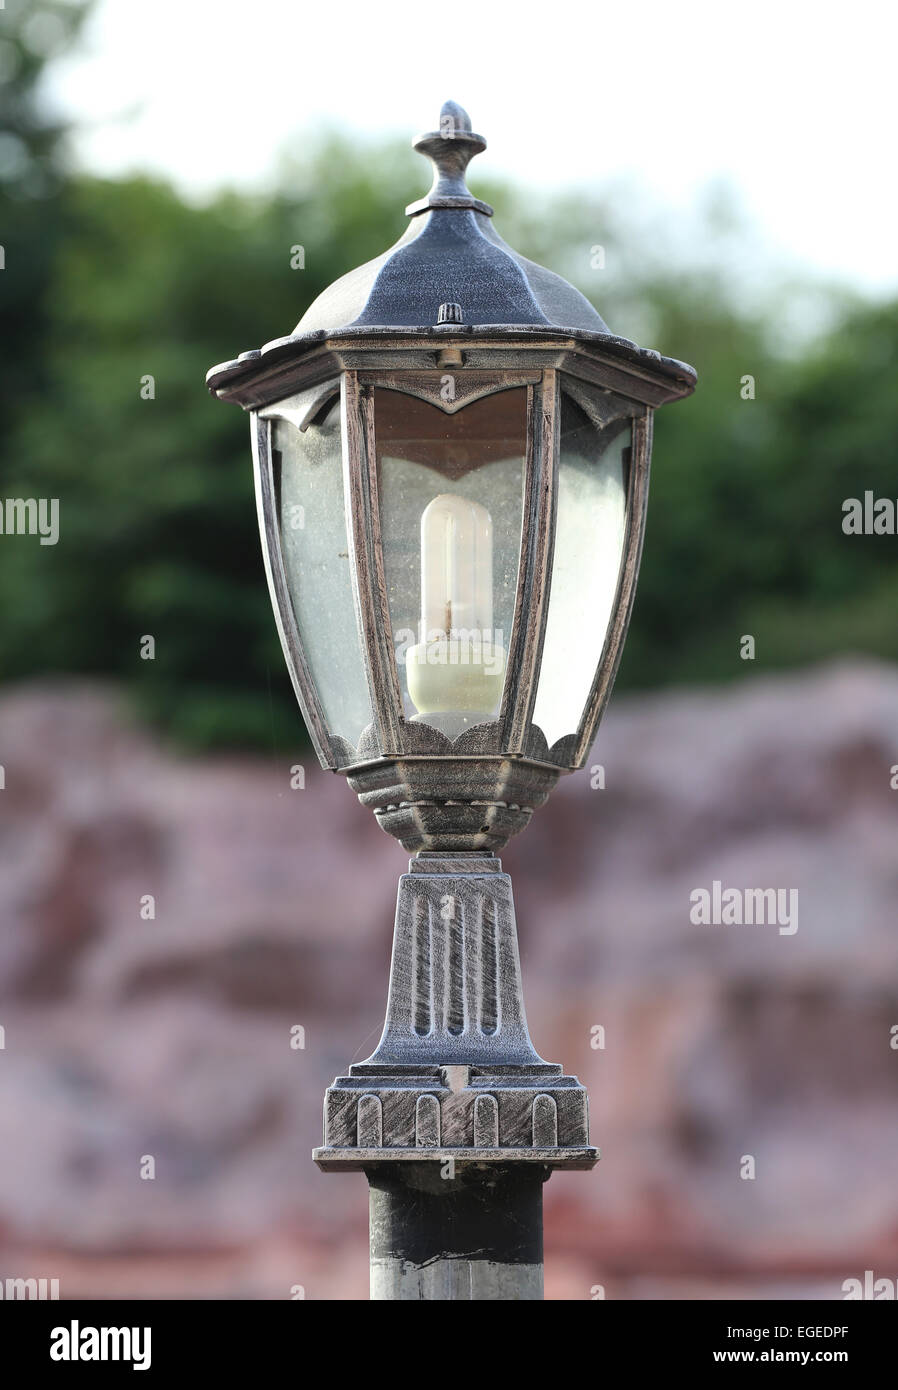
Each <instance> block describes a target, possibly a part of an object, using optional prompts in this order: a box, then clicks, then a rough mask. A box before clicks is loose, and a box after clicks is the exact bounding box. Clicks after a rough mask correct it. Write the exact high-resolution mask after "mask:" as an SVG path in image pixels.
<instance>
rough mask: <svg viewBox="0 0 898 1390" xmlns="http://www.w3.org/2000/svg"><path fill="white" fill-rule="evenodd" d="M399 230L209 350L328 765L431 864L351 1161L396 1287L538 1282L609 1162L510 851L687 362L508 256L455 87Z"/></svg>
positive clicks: (583, 715) (628, 537)
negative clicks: (274, 328)
mask: <svg viewBox="0 0 898 1390" xmlns="http://www.w3.org/2000/svg"><path fill="white" fill-rule="evenodd" d="M414 143H415V148H416V149H418V150H420V151H421V152H422V153H424V154H425V155H427V156H429V158H430V159H431V160H432V162H433V165H434V168H435V178H434V182H433V187H432V188H431V190H430V193H429V194H428V195H427V196H426V197H425V198H423V199H421V200H420V201H419V202H417V203H413V204H412V205H411V206H410V207H409V208H407V210H406V211H407V213H408V215H409V218H410V221H409V225H408V229H407V231H406V233H405V235H404V236H403V237H402V238H401V240H400V241H399V242H398V243H397V244H396V245H395V246H394V247H393V248H392V249H391V250H389V251H387V252H386V253H385V254H384V255H382V256H380V257H378V259H377V260H374V261H371V262H369V263H368V264H367V265H365V266H362V267H361V268H360V269H358V270H354V271H352V272H351V273H350V274H349V275H345V276H343V277H342V279H340V280H338V281H337V282H336V283H335V284H334V285H332V286H331V287H330V288H329V289H327V290H325V292H324V293H323V294H322V295H320V296H319V298H318V299H317V300H316V301H315V302H314V303H313V304H312V306H311V307H310V308H309V310H308V312H307V313H306V314H305V316H304V317H303V318H302V320H301V321H300V323H299V324H298V326H297V328H296V330H295V332H294V333H292V334H291V335H290V336H289V337H287V338H280V339H277V340H275V341H274V342H271V343H268V344H267V345H266V346H265V347H264V348H261V349H257V350H254V351H252V352H246V353H243V354H241V356H240V357H239V358H237V359H236V360H235V361H232V362H227V363H224V364H222V365H220V366H217V367H214V368H213V369H212V370H211V371H210V372H209V374H208V378H207V381H208V385H209V388H210V390H211V391H212V392H213V393H214V394H215V395H217V396H218V397H219V398H220V399H222V400H227V401H234V402H236V403H237V404H238V405H240V406H242V407H243V408H244V409H245V410H247V411H249V412H250V414H251V429H252V441H253V457H254V461H255V471H256V492H257V501H258V509H259V520H260V526H261V533H262V544H263V550H264V556H265V566H266V572H267V575H268V582H269V586H270V590H271V597H272V603H273V606H274V612H275V618H276V620H277V624H278V628H279V631H280V636H281V642H282V644H283V649H284V655H285V657H286V660H287V664H288V666H289V668H290V673H291V677H292V680H293V684H294V688H295V690H296V695H297V698H298V700H299V704H300V706H301V708H302V712H303V715H304V717H305V721H306V724H307V726H308V729H309V734H310V736H311V738H312V741H313V743H314V745H315V749H316V752H317V753H318V756H319V758H320V760H321V762H322V764H323V766H324V767H326V768H330V769H332V770H334V771H336V772H340V773H343V774H344V775H345V776H346V777H347V778H348V780H349V784H350V786H351V787H352V788H353V790H354V791H356V792H357V793H358V796H359V799H360V800H361V801H362V803H363V804H364V805H366V806H370V807H371V809H372V811H373V812H374V814H375V816H376V817H377V819H378V821H379V823H380V825H381V826H382V827H383V829H384V830H386V831H387V832H388V833H389V834H391V835H394V836H395V837H396V838H397V839H398V840H399V841H400V842H401V843H402V845H403V846H404V847H405V848H406V849H407V850H411V851H413V853H414V858H413V859H412V860H411V863H410V866H409V872H408V873H407V874H405V875H404V876H403V877H402V878H401V879H400V881H399V895H398V903H397V908H396V922H395V931H394V940H393V957H392V965H391V974H390V987H389V997H388V1003H387V1015H386V1022H385V1025H384V1030H383V1035H382V1037H381V1039H380V1042H379V1043H378V1045H377V1047H376V1048H375V1050H374V1052H373V1053H372V1055H371V1056H370V1057H369V1058H368V1059H367V1060H366V1061H364V1062H359V1063H355V1064H354V1065H352V1066H350V1067H349V1070H348V1074H347V1075H346V1076H341V1077H338V1078H337V1079H336V1080H335V1081H334V1083H333V1085H332V1086H330V1087H329V1089H328V1091H327V1094H326V1096H325V1110H324V1143H323V1145H322V1147H321V1148H318V1149H316V1150H315V1151H314V1158H315V1161H316V1162H317V1163H318V1165H319V1167H321V1168H322V1169H324V1170H325V1171H328V1172H347V1171H359V1170H360V1171H363V1172H364V1173H365V1174H366V1175H367V1178H368V1182H369V1187H370V1210H371V1296H372V1298H375V1299H422V1298H425V1299H539V1298H541V1297H542V1184H543V1182H544V1181H545V1180H546V1178H547V1177H549V1176H550V1174H551V1173H552V1172H553V1171H554V1170H555V1169H557V1168H580V1169H583V1168H591V1167H592V1166H593V1164H594V1163H595V1162H596V1160H597V1158H598V1153H597V1150H596V1149H594V1148H593V1147H592V1146H591V1145H590V1141H589V1129H588V1119H587V1095H586V1091H585V1089H584V1088H583V1087H582V1086H581V1085H580V1083H579V1082H578V1080H577V1079H576V1077H574V1076H567V1075H565V1074H564V1072H563V1069H562V1067H561V1066H560V1065H557V1064H555V1063H551V1062H545V1061H544V1060H543V1059H542V1058H541V1057H540V1056H539V1054H538V1053H537V1052H536V1050H535V1049H534V1046H533V1044H532V1042H531V1040H530V1035H529V1033H528V1029H527V1022H526V1018H525V1014H524V1003H523V995H522V988H521V975H520V965H519V960H518V946H517V934H516V928H515V917H514V907H513V903H512V894H511V882H510V879H509V878H508V875H507V874H504V873H502V870H501V864H500V861H499V860H498V858H497V857H496V854H497V851H499V850H500V849H501V848H502V846H503V845H504V844H505V843H506V841H507V840H508V839H509V838H510V836H512V835H514V834H516V833H517V832H518V831H520V830H522V829H523V828H524V827H525V826H526V825H527V823H528V821H529V820H530V817H531V816H532V814H533V812H534V810H535V809H536V807H537V806H540V805H541V804H542V803H543V801H545V799H546V797H547V796H548V794H549V792H550V791H551V790H552V788H553V786H554V785H555V783H556V781H557V780H558V777H559V776H560V775H561V774H562V773H564V772H570V771H572V770H574V769H576V768H579V767H582V766H583V764H584V763H585V761H586V759H587V757H588V754H589V750H590V747H591V745H592V742H593V738H594V736H595V733H596V729H597V726H598V723H599V719H600V717H601V714H602V711H603V709H604V706H605V703H606V701H607V699H608V695H609V692H610V689H611V685H612V682H613V679H614V675H615V672H616V670H617V665H618V660H619V657H620V653H621V648H622V645H623V641H624V636H625V634H626V630H627V625H628V622H629V618H630V611H631V607H632V602H633V594H634V588H635V583H636V576H637V571H638V567H639V557H640V550H641V545H642V536H643V529H644V523H645V509H646V500H647V488H648V475H649V456H650V451H651V421H652V412H653V410H654V409H655V408H656V407H657V406H659V405H663V404H664V403H665V402H667V401H671V400H676V399H677V398H679V397H681V396H685V395H688V394H689V392H691V391H692V390H693V388H694V385H695V373H694V372H693V370H692V368H690V367H688V366H686V365H685V364H684V363H682V362H678V361H675V360H672V359H670V358H666V357H662V356H660V354H659V353H657V352H654V351H651V350H647V349H642V348H638V347H636V346H635V344H633V343H631V342H628V341H627V340H625V339H622V338H617V337H614V336H613V335H612V334H611V333H610V332H609V330H608V328H607V327H606V325H605V324H604V322H603V321H602V319H601V318H600V317H599V315H598V314H597V313H596V311H595V310H594V309H593V308H592V306H591V305H590V304H589V303H588V301H587V300H586V299H584V297H583V296H582V295H581V294H580V293H579V292H578V291H577V290H575V289H574V288H573V286H571V285H569V284H568V283H567V282H566V281H564V280H562V279H561V278H560V277H559V276H557V275H555V274H553V273H552V272H551V271H549V270H546V269H544V268H543V267H541V266H538V265H535V264H534V263H533V262H531V261H527V260H525V259H524V258H523V257H521V256H519V255H518V254H517V253H516V252H514V251H512V250H511V249H510V248H509V247H508V246H506V244H505V243H504V242H503V241H502V240H501V238H500V237H499V236H498V234H497V233H496V231H495V230H494V228H493V224H492V221H491V216H492V209H491V208H490V207H488V206H487V204H485V203H482V202H481V201H480V200H479V199H477V198H474V197H473V196H472V195H471V193H470V192H469V190H468V188H467V185H466V182H465V169H466V167H467V164H468V162H469V160H470V159H471V158H472V156H473V155H476V154H478V153H479V152H480V151H481V150H483V149H484V148H485V144H486V142H485V141H484V139H483V137H482V136H480V135H477V134H475V133H474V132H473V131H472V130H471V123H470V121H469V119H468V116H467V114H466V113H465V112H464V111H463V110H462V109H461V107H459V106H457V105H456V104H455V103H454V102H447V103H446V104H445V105H444V107H443V109H442V112H441V116H440V129H439V130H438V131H433V132H431V133H430V134H426V135H421V136H419V137H418V139H417V140H416V141H415V142H414Z"/></svg>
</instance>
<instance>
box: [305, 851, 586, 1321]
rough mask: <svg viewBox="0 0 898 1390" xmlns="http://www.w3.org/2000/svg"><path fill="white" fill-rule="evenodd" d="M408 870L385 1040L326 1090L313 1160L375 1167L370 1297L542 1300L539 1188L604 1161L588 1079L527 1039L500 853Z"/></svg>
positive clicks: (421, 863)
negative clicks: (548, 1058) (593, 1129)
mask: <svg viewBox="0 0 898 1390" xmlns="http://www.w3.org/2000/svg"><path fill="white" fill-rule="evenodd" d="M409 869H410V871H409V873H408V874H405V875H403V877H402V878H401V879H400V881H399V898H398V903H397V908H396V926H395V932H394V938H393V960H392V966H391V975H390V993H389V1000H388V1003H387V1018H386V1022H385V1024H384V1031H383V1036H382V1037H381V1040H380V1043H379V1044H378V1046H377V1048H376V1049H375V1051H374V1052H373V1053H372V1055H371V1056H370V1057H369V1058H368V1060H367V1061H365V1062H359V1063H356V1064H355V1065H354V1066H351V1067H350V1068H349V1074H348V1075H347V1076H341V1077H338V1078H337V1079H336V1080H335V1081H334V1083H333V1085H332V1086H330V1087H329V1088H328V1091H327V1094H326V1096H325V1104H324V1145H323V1146H322V1147H321V1148H319V1149H316V1150H315V1151H314V1155H313V1156H314V1158H315V1161H316V1162H317V1163H318V1165H319V1167H321V1168H322V1169H324V1170H325V1171H332V1172H336V1171H344V1172H345V1171H352V1170H356V1171H357V1170H360V1169H361V1170H363V1171H364V1172H365V1173H366V1174H367V1175H368V1179H369V1183H370V1186H371V1260H372V1266H371V1268H372V1286H371V1287H372V1297H373V1298H389V1299H393V1298H398V1299H404V1298H436V1299H439V1298H451V1299H508V1298H516V1299H534V1298H541V1297H542V1184H543V1182H544V1181H545V1179H546V1178H547V1177H548V1176H549V1175H550V1174H551V1172H552V1170H553V1169H554V1168H561V1167H563V1168H591V1167H592V1166H593V1165H594V1164H595V1162H596V1161H597V1159H598V1153H597V1150H596V1149H594V1148H592V1147H591V1146H590V1143H589V1121H588V1111H587V1095H586V1091H585V1089H584V1087H582V1086H581V1085H580V1083H579V1081H578V1080H577V1078H576V1077H575V1076H566V1075H564V1073H563V1071H562V1068H561V1067H560V1066H559V1065H557V1064H554V1063H550V1062H544V1061H543V1059H542V1058H541V1057H540V1056H539V1054H538V1053H537V1052H536V1050H535V1049H534V1047H533V1044H532V1042H531V1041H530V1035H529V1033H528V1030H527V1021H526V1017H525V1014H524V1001H523V993H522V988H521V970H520V961H519V957H518V943H517V930H516V926H515V917H514V905H513V901H512V894H511V879H510V878H509V876H508V875H507V874H503V873H502V866H501V864H500V862H499V860H498V859H497V858H495V857H494V856H493V855H491V854H480V853H461V854H452V855H449V854H444V853H433V852H429V853H421V854H419V855H418V856H417V857H416V858H415V859H413V860H412V861H411V864H410V866H409ZM478 1232H479V1234H478Z"/></svg>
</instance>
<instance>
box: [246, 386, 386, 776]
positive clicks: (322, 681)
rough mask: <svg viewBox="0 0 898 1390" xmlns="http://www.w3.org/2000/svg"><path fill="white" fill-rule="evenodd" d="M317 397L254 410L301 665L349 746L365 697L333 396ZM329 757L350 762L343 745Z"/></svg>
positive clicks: (364, 716)
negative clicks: (265, 433) (265, 439)
mask: <svg viewBox="0 0 898 1390" xmlns="http://www.w3.org/2000/svg"><path fill="white" fill-rule="evenodd" d="M321 398H322V388H321V387H320V386H319V387H318V388H317V389H316V390H314V391H307V392H303V393H301V394H300V395H297V396H293V397H291V398H290V399H289V400H286V401H282V402H280V403H279V404H278V405H276V406H272V407H269V408H268V409H267V410H265V411H263V412H262V414H263V415H265V416H267V417H269V418H271V449H272V464H273V475H274V492H275V502H276V508H277V525H278V532H279V535H280V542H281V553H282V556H283V564H284V573H285V576H286V581H287V588H288V590H289V593H290V599H291V602H292V605H293V614H294V617H295V619H296V626H297V629H298V631H299V636H300V642H301V644H302V648H303V652H304V655H305V659H306V664H307V666H308V669H309V674H310V676H311V679H312V682H313V684H314V686H315V688H316V690H317V694H318V699H319V701H320V703H321V707H322V711H323V714H324V718H325V722H326V723H327V726H328V730H329V732H330V733H331V734H332V735H337V736H338V738H339V739H345V740H346V741H347V742H348V743H349V744H351V745H352V747H353V748H355V747H356V746H357V745H358V742H359V736H360V734H361V732H362V730H363V729H364V728H366V726H367V725H369V724H370V723H371V720H372V712H371V700H370V697H369V693H368V683H367V678H366V675H365V660H364V656H363V654H362V649H361V644H360V640H359V625H358V619H357V617H356V608H355V601H354V599H353V591H352V566H351V562H350V543H349V538H348V534H347V524H346V505H345V497H344V480H343V450H342V439H341V428H340V398H339V395H337V394H331V395H330V396H327V395H326V396H325V399H324V401H323V403H322V404H321V406H320V409H318V410H317V411H316V402H318V401H321ZM338 750H339V745H338ZM337 760H338V762H339V763H345V762H346V761H351V750H344V754H343V755H339V751H338V759H337Z"/></svg>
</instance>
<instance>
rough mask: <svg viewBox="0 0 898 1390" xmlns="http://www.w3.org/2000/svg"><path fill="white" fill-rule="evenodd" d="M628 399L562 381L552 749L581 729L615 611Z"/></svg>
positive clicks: (543, 691) (546, 709) (546, 698)
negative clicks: (624, 409) (619, 399)
mask: <svg viewBox="0 0 898 1390" xmlns="http://www.w3.org/2000/svg"><path fill="white" fill-rule="evenodd" d="M574 393H575V394H576V399H575V394H574ZM622 404H623V403H620V402H617V401H616V398H614V397H611V396H610V395H609V394H608V393H601V392H595V391H590V390H589V389H588V388H586V387H583V386H581V385H580V384H579V383H571V384H570V386H568V385H567V384H566V381H565V379H564V378H563V379H562V391H561V442H560V453H559V460H558V504H557V520H556V528H555V550H554V557H553V561H552V576H551V587H550V590H549V608H548V614H547V618H546V633H545V641H544V644H543V653H542V664H541V669H540V675H539V683H538V686H537V694H536V702H535V705H534V710H533V722H534V724H536V725H537V727H538V728H539V729H540V730H541V731H542V733H543V734H544V735H545V738H546V741H547V742H548V744H549V746H550V748H551V747H552V745H553V744H555V743H557V742H558V740H559V739H561V738H563V737H564V736H565V735H567V734H573V733H576V731H577V729H578V726H579V724H580V720H581V718H582V715H583V713H584V710H585V707H586V702H587V700H588V698H589V693H590V689H591V687H592V682H593V678H594V677H595V674H596V671H597V669H598V667H599V664H600V662H601V660H602V652H603V649H604V646H605V638H606V635H607V632H608V628H609V625H610V622H611V618H612V614H613V612H614V600H615V596H616V593H617V586H618V579H619V575H620V569H621V560H622V557H623V551H624V539H625V531H626V510H627V507H626V498H627V481H628V478H627V475H628V469H629V459H630V445H631V438H632V420H631V419H630V417H629V416H628V415H627V414H621V413H620V410H621V407H622Z"/></svg>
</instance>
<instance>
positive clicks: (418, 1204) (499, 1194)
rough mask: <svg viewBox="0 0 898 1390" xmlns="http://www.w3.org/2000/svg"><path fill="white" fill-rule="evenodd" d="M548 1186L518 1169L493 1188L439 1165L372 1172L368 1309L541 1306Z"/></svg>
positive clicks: (492, 1174) (492, 1179)
mask: <svg viewBox="0 0 898 1390" xmlns="http://www.w3.org/2000/svg"><path fill="white" fill-rule="evenodd" d="M545 1176H546V1174H545V1172H544V1171H542V1170H541V1169H538V1168H533V1167H529V1168H525V1167H521V1166H512V1165H503V1166H496V1167H493V1168H491V1169H490V1171H489V1174H488V1178H487V1181H484V1174H483V1173H481V1172H478V1170H476V1169H473V1168H468V1169H459V1170H457V1171H455V1172H452V1173H451V1174H450V1173H449V1172H448V1171H447V1170H445V1169H441V1168H440V1167H439V1166H438V1165H435V1164H433V1163H421V1162H418V1163H408V1164H403V1165H402V1166H400V1167H397V1166H389V1167H388V1166H386V1165H385V1166H383V1167H373V1168H371V1169H370V1170H369V1173H368V1184H369V1188H370V1198H369V1206H370V1230H371V1298H372V1300H375V1301H381V1300H387V1299H388V1300H391V1301H415V1302H418V1301H422V1300H427V1301H450V1300H451V1301H453V1302H454V1301H462V1302H470V1301H474V1302H491V1303H495V1302H510V1301H524V1300H527V1301H538V1300H540V1299H541V1298H542V1297H543V1223H542V1185H543V1181H544V1178H545Z"/></svg>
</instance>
